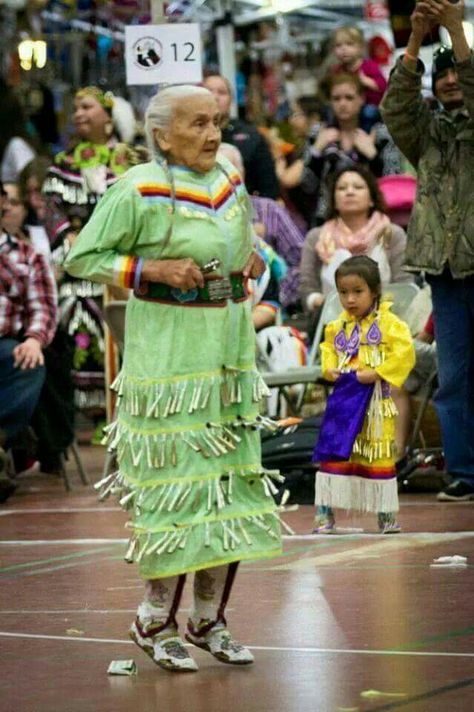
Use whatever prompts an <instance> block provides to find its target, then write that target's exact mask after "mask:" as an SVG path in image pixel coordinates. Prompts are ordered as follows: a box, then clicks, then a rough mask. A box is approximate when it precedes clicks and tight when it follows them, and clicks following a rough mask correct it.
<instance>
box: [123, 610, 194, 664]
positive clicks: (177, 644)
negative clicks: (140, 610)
mask: <svg viewBox="0 0 474 712" xmlns="http://www.w3.org/2000/svg"><path fill="white" fill-rule="evenodd" d="M142 634H143V629H142V628H141V626H140V623H139V622H138V625H137V621H134V622H133V623H132V626H131V628H130V631H129V635H130V638H131V639H132V640H133V641H134V642H135V643H136V644H137V645H138V646H139V647H140V648H141V649H142V650H143V651H144V652H145V653H146V654H147V655H148V656H149V657H150V658H151V659H152V660H153V662H154V663H156V664H157V665H159V666H160V667H162V668H164V669H165V670H171V671H172V672H196V670H198V669H199V668H198V666H197V663H196V661H195V660H194V659H193V658H192V657H191V656H190V654H189V653H188V651H187V650H186V648H185V647H184V643H183V641H182V640H181V638H180V637H179V635H178V633H177V630H176V628H171V627H170V628H166V629H165V630H163V631H162V632H161V633H156V634H155V635H153V636H146V637H145V636H143V635H142Z"/></svg>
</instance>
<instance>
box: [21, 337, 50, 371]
mask: <svg viewBox="0 0 474 712" xmlns="http://www.w3.org/2000/svg"><path fill="white" fill-rule="evenodd" d="M13 358H14V359H15V362H14V366H15V368H21V370H22V371H25V370H26V369H27V368H36V366H42V365H43V364H44V356H43V351H42V349H41V344H40V342H39V341H38V340H37V339H35V338H33V337H32V336H30V337H29V338H28V339H25V341H23V343H21V344H18V346H15V348H14V349H13Z"/></svg>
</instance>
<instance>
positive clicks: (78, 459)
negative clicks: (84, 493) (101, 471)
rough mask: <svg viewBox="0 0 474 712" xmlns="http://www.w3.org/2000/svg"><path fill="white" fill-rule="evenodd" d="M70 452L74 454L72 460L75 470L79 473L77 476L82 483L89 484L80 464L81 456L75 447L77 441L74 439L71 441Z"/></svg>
mask: <svg viewBox="0 0 474 712" xmlns="http://www.w3.org/2000/svg"><path fill="white" fill-rule="evenodd" d="M71 452H72V454H73V455H74V460H75V461H76V467H77V471H78V473H79V477H80V478H81V482H82V484H83V485H90V481H89V478H88V477H87V474H86V471H85V470H84V466H83V464H82V458H81V455H80V452H79V449H78V447H77V443H76V441H75V440H74V441H73V442H72V443H71Z"/></svg>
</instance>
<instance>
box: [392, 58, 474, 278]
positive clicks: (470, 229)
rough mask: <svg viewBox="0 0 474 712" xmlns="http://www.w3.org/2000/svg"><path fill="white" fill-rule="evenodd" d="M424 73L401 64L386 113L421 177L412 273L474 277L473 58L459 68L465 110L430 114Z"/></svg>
mask: <svg viewBox="0 0 474 712" xmlns="http://www.w3.org/2000/svg"><path fill="white" fill-rule="evenodd" d="M423 72H424V67H423V64H422V62H418V67H417V71H416V72H413V71H410V70H409V69H408V68H407V67H406V65H405V64H403V62H402V61H401V60H399V61H398V62H397V64H396V66H395V68H394V70H393V71H392V74H391V77H390V81H389V86H388V90H387V93H386V94H385V98H384V100H383V103H382V106H381V109H382V115H383V118H384V121H385V122H386V124H387V126H388V129H389V131H390V133H391V135H392V137H393V140H394V141H395V143H396V144H397V146H398V148H399V149H400V150H401V151H402V153H404V154H405V156H406V157H407V159H408V160H409V161H410V163H412V164H413V166H415V168H416V169H417V172H418V190H417V197H416V203H415V207H414V210H413V213H412V216H411V220H410V224H409V226H408V242H407V251H406V263H407V268H408V269H412V270H425V271H426V272H429V273H431V274H441V272H443V270H444V268H445V266H446V264H448V265H449V267H450V269H451V272H452V274H453V277H455V278H458V279H460V278H463V277H467V276H468V275H471V274H474V56H473V55H471V58H470V59H469V60H467V61H465V62H461V63H458V64H457V72H458V81H459V84H460V86H461V87H462V90H463V94H464V102H465V106H464V108H462V109H458V110H456V111H451V112H448V111H445V110H438V111H433V110H432V109H430V108H429V107H428V106H427V104H426V103H425V101H424V100H423V98H422V95H421V79H422V76H423Z"/></svg>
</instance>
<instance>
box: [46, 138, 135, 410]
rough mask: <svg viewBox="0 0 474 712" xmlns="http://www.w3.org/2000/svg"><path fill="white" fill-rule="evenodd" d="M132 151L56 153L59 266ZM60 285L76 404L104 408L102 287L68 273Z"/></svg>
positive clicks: (52, 201)
mask: <svg viewBox="0 0 474 712" xmlns="http://www.w3.org/2000/svg"><path fill="white" fill-rule="evenodd" d="M129 154H130V149H129V148H128V147H127V146H126V145H125V144H117V143H116V142H113V141H111V142H110V143H109V144H107V145H95V144H92V143H89V142H83V143H80V144H79V145H78V146H76V147H75V148H74V149H72V150H70V151H62V152H61V153H58V154H57V155H56V156H55V158H54V164H53V165H52V166H51V168H50V169H49V171H48V175H47V177H46V180H45V183H44V186H43V192H44V193H45V195H46V201H47V212H46V214H47V218H46V230H47V232H48V236H49V239H50V242H51V252H52V260H53V263H54V264H56V265H57V266H58V267H59V268H60V269H61V267H62V264H63V261H64V258H65V255H66V254H67V251H68V246H67V245H65V243H64V238H65V237H66V235H67V233H68V232H70V231H75V232H78V231H79V230H80V229H81V228H82V227H83V226H84V225H85V224H86V222H87V221H88V220H89V218H90V216H91V215H92V212H93V210H94V208H95V206H96V205H97V202H98V201H99V200H100V198H101V197H102V195H103V193H104V192H105V190H106V189H107V188H108V187H109V186H110V185H112V184H113V183H115V181H116V180H117V178H118V176H119V175H121V174H122V173H124V172H125V171H126V170H127V168H128V167H129ZM58 286H59V308H60V315H61V321H62V323H63V324H64V325H65V326H66V328H67V330H68V333H69V334H70V335H71V336H73V337H74V341H75V350H74V362H73V365H74V371H73V374H74V382H75V386H76V392H75V400H76V406H77V407H79V408H96V407H99V408H101V409H102V408H103V407H104V405H105V381H104V348H105V347H104V327H103V320H102V310H101V306H102V295H103V286H102V285H99V284H93V283H92V282H90V281H89V280H85V279H81V280H76V279H72V278H71V277H69V275H64V276H63V277H61V279H60V280H59V285H58Z"/></svg>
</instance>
